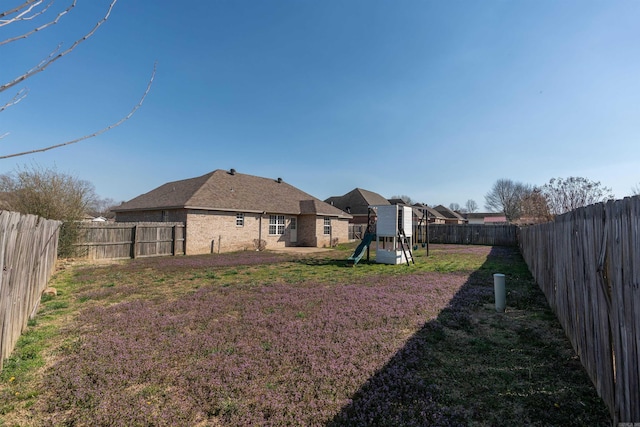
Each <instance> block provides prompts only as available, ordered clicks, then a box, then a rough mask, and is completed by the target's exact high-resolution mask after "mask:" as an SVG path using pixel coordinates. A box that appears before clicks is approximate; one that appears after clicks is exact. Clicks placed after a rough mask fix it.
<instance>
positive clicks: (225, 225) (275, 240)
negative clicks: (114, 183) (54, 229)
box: [113, 169, 351, 255]
mask: <svg viewBox="0 0 640 427" xmlns="http://www.w3.org/2000/svg"><path fill="white" fill-rule="evenodd" d="M113 211H114V212H115V214H116V222H183V223H184V224H185V229H186V231H185V233H186V235H185V253H186V254H187V255H194V254H204V253H218V252H230V251H237V250H255V249H258V248H267V249H269V248H274V247H287V246H310V247H329V246H331V245H333V244H335V243H336V242H346V241H347V240H348V223H349V220H350V219H351V215H348V214H346V213H345V212H343V211H341V210H340V209H338V208H336V207H333V206H331V205H329V204H327V203H324V202H323V201H321V200H319V199H317V198H315V197H313V196H311V195H309V194H307V193H305V192H303V191H301V190H299V189H297V188H295V187H293V186H292V185H290V184H287V183H286V182H284V181H283V180H282V179H281V178H278V179H270V178H261V177H257V176H253V175H246V174H241V173H237V172H236V171H235V170H234V169H231V170H229V171H226V170H221V169H218V170H215V171H213V172H210V173H208V174H206V175H202V176H199V177H196V178H190V179H184V180H181V181H174V182H169V183H166V184H164V185H161V186H160V187H158V188H156V189H154V190H151V191H150V192H148V193H145V194H142V195H140V196H138V197H136V198H134V199H132V200H130V201H128V202H124V203H123V204H121V205H120V206H118V207H116V208H114V209H113Z"/></svg>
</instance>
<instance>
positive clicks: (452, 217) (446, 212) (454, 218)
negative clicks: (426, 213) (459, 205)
mask: <svg viewBox="0 0 640 427" xmlns="http://www.w3.org/2000/svg"><path fill="white" fill-rule="evenodd" d="M433 209H434V210H436V211H438V212H440V213H441V214H442V216H444V217H445V224H465V223H466V222H467V221H466V220H465V219H464V217H463V216H462V215H460V214H459V213H458V212H454V211H452V210H451V209H449V208H448V207H446V206H442V205H438V206H436V207H435V208H433Z"/></svg>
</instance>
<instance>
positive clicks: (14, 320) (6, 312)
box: [0, 211, 61, 369]
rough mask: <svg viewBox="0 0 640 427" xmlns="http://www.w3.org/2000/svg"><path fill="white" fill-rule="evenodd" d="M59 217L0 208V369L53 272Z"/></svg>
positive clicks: (36, 305) (34, 309) (32, 313)
mask: <svg viewBox="0 0 640 427" xmlns="http://www.w3.org/2000/svg"><path fill="white" fill-rule="evenodd" d="M60 225H61V222H60V221H52V220H46V219H42V218H39V217H37V216H34V215H22V214H19V213H17V212H8V211H0V273H1V275H0V369H2V364H3V362H4V359H5V358H7V357H9V355H11V352H12V351H13V349H14V347H15V345H16V343H17V341H18V338H19V337H20V334H21V333H22V331H24V329H25V328H26V326H27V322H28V320H29V318H30V317H33V315H34V314H35V312H36V309H37V308H38V304H39V303H40V296H41V295H42V292H43V291H44V289H45V288H46V287H47V282H48V281H49V278H50V277H51V274H52V273H53V269H54V266H55V261H56V256H57V252H58V235H59V231H60Z"/></svg>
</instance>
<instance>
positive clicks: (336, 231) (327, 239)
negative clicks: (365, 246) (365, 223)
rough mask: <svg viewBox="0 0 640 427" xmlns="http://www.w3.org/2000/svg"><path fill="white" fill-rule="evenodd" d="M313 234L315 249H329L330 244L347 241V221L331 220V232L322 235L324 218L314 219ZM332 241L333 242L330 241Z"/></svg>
mask: <svg viewBox="0 0 640 427" xmlns="http://www.w3.org/2000/svg"><path fill="white" fill-rule="evenodd" d="M315 225H316V227H315V233H316V236H318V237H317V242H316V246H317V247H323V248H325V247H331V246H332V243H339V242H343V243H344V242H348V241H349V221H348V220H346V219H344V220H341V219H338V218H331V232H330V234H324V217H321V216H318V217H315ZM332 239H333V242H331V240H332Z"/></svg>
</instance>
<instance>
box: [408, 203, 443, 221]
mask: <svg viewBox="0 0 640 427" xmlns="http://www.w3.org/2000/svg"><path fill="white" fill-rule="evenodd" d="M413 206H414V207H416V208H418V209H424V210H425V211H427V215H428V216H429V217H430V218H442V219H445V216H444V215H442V214H441V213H440V212H438V211H437V210H435V209H433V208H430V207H429V206H427V205H425V204H424V203H416V204H414V205H413Z"/></svg>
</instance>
